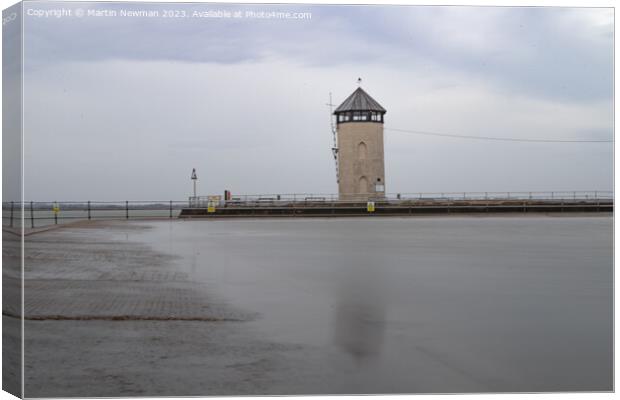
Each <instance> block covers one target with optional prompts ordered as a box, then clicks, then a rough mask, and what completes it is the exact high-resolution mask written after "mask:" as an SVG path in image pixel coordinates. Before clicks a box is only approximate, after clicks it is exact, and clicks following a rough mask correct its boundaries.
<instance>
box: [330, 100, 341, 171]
mask: <svg viewBox="0 0 620 400" xmlns="http://www.w3.org/2000/svg"><path fill="white" fill-rule="evenodd" d="M327 105H328V106H329V119H330V122H331V129H332V135H333V137H334V147H332V154H333V155H334V163H335V164H336V183H340V172H339V169H338V138H337V135H336V126H335V125H334V110H333V107H334V105H333V104H332V92H329V103H328V104H327Z"/></svg>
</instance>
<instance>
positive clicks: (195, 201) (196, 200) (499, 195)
mask: <svg viewBox="0 0 620 400" xmlns="http://www.w3.org/2000/svg"><path fill="white" fill-rule="evenodd" d="M613 194H614V193H613V192H612V191H602V190H589V191H553V192H542V191H529V192H417V193H386V194H385V195H381V196H375V197H374V198H373V196H372V195H360V194H359V193H351V194H334V193H272V194H265V193H264V194H247V195H235V196H232V198H231V199H230V200H227V201H226V203H227V204H235V203H238V204H250V203H253V204H260V203H265V204H266V203H281V202H287V203H290V202H297V203H299V202H320V201H323V202H337V201H340V202H342V201H351V200H355V199H358V200H359V199H371V200H373V199H374V200H377V201H403V200H439V201H442V200H446V201H453V200H598V199H600V200H612V199H613ZM209 198H210V196H196V197H190V200H189V203H190V207H192V208H194V207H198V208H204V207H207V205H208V202H209Z"/></svg>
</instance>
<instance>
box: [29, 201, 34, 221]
mask: <svg viewBox="0 0 620 400" xmlns="http://www.w3.org/2000/svg"><path fill="white" fill-rule="evenodd" d="M33 207H34V206H33V202H32V201H31V202H30V225H31V227H32V228H34V208H33Z"/></svg>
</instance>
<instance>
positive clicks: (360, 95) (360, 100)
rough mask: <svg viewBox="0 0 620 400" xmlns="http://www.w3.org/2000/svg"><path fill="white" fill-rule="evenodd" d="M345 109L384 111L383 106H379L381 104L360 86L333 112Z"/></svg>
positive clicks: (336, 112)
mask: <svg viewBox="0 0 620 400" xmlns="http://www.w3.org/2000/svg"><path fill="white" fill-rule="evenodd" d="M345 111H377V112H380V113H385V112H386V110H385V108H383V107H381V104H379V103H378V102H377V100H375V99H373V98H372V97H370V95H369V94H368V93H366V92H365V91H364V89H362V88H361V87H358V88H357V89H355V91H354V92H353V93H351V95H350V96H349V97H347V99H346V100H345V101H343V102H342V104H340V105H339V106H338V108H336V110H335V111H334V114H338V113H341V112H345Z"/></svg>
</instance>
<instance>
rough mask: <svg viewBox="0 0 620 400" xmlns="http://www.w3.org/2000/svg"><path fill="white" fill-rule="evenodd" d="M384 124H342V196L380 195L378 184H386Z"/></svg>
mask: <svg viewBox="0 0 620 400" xmlns="http://www.w3.org/2000/svg"><path fill="white" fill-rule="evenodd" d="M383 154H384V153H383V124H382V123H378V122H344V123H340V124H338V163H339V168H340V183H339V185H338V192H339V196H340V199H342V200H354V199H355V200H358V199H360V200H365V199H369V198H377V197H381V196H383V195H384V192H380V193H377V192H376V190H375V187H376V186H375V185H376V184H377V183H380V184H381V185H385V168H384V158H383V157H384V156H383Z"/></svg>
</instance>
